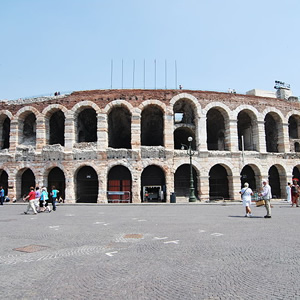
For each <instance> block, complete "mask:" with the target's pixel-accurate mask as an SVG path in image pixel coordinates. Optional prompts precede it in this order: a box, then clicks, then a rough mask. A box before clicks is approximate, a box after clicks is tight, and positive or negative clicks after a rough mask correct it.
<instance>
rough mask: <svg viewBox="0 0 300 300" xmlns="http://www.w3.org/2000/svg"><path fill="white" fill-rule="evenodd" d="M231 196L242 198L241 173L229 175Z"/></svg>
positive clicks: (237, 198)
mask: <svg viewBox="0 0 300 300" xmlns="http://www.w3.org/2000/svg"><path fill="white" fill-rule="evenodd" d="M228 187H229V198H230V199H233V200H240V199H241V195H240V194H239V191H240V190H241V177H240V175H235V176H228Z"/></svg>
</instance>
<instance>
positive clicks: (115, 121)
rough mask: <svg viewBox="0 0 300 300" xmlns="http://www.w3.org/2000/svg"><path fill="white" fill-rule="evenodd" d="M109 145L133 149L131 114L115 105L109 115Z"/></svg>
mask: <svg viewBox="0 0 300 300" xmlns="http://www.w3.org/2000/svg"><path fill="white" fill-rule="evenodd" d="M108 147H112V148H126V149H131V114H130V112H129V111H128V109H127V108H125V107H114V108H113V109H112V110H111V112H110V113H109V115H108Z"/></svg>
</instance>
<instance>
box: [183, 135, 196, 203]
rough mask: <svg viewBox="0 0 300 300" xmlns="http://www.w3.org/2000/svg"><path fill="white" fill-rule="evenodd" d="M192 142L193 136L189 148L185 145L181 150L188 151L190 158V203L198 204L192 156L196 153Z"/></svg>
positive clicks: (190, 138)
mask: <svg viewBox="0 0 300 300" xmlns="http://www.w3.org/2000/svg"><path fill="white" fill-rule="evenodd" d="M192 141H193V138H192V137H191V136H189V137H188V142H189V146H187V145H185V144H181V150H184V149H186V150H187V155H188V156H189V157H190V197H189V202H196V200H197V199H196V196H195V188H194V178H193V164H192V156H193V155H194V154H195V151H193V150H192Z"/></svg>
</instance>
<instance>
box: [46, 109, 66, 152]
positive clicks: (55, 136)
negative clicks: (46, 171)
mask: <svg viewBox="0 0 300 300" xmlns="http://www.w3.org/2000/svg"><path fill="white" fill-rule="evenodd" d="M49 127H50V133H49V136H50V137H49V144H50V145H54V144H60V145H62V146H64V145H65V115H64V113H63V112H62V111H61V110H58V111H56V112H55V113H53V114H52V116H51V117H50V120H49Z"/></svg>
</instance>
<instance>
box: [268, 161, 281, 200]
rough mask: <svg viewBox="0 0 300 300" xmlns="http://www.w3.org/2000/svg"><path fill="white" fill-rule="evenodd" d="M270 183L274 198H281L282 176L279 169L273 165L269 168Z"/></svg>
mask: <svg viewBox="0 0 300 300" xmlns="http://www.w3.org/2000/svg"><path fill="white" fill-rule="evenodd" d="M269 184H270V186H271V192H272V198H277V199H280V198H281V189H280V178H279V172H278V169H277V168H276V167H275V166H272V167H271V168H270V170H269Z"/></svg>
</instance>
